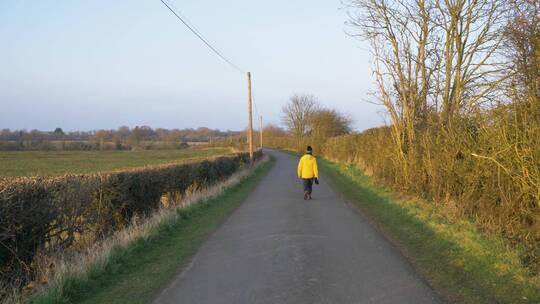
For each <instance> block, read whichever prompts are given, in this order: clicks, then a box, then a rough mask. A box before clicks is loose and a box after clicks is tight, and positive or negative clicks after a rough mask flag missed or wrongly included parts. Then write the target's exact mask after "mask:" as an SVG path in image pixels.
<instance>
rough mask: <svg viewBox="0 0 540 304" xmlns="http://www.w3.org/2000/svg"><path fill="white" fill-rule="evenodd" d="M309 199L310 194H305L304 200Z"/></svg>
mask: <svg viewBox="0 0 540 304" xmlns="http://www.w3.org/2000/svg"><path fill="white" fill-rule="evenodd" d="M308 197H309V193H307V192H305V193H304V200H307V199H308Z"/></svg>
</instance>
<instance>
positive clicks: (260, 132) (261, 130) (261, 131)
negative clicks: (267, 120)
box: [259, 115, 263, 151]
mask: <svg viewBox="0 0 540 304" xmlns="http://www.w3.org/2000/svg"><path fill="white" fill-rule="evenodd" d="M259 124H260V127H259V128H260V130H259V137H260V142H261V151H262V149H263V126H262V115H261V116H259Z"/></svg>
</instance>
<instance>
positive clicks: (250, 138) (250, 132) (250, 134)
mask: <svg viewBox="0 0 540 304" xmlns="http://www.w3.org/2000/svg"><path fill="white" fill-rule="evenodd" d="M247 79H248V117H249V118H248V119H249V120H248V144H249V159H250V160H251V162H253V118H252V113H251V111H252V106H251V103H252V102H251V73H250V72H247Z"/></svg>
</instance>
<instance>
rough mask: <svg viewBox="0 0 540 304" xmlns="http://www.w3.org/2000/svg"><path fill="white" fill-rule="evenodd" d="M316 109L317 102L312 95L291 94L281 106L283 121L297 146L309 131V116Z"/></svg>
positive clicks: (317, 106)
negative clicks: (287, 100)
mask: <svg viewBox="0 0 540 304" xmlns="http://www.w3.org/2000/svg"><path fill="white" fill-rule="evenodd" d="M318 109H319V103H318V102H317V99H316V98H315V97H314V96H313V95H298V94H297V95H293V96H291V98H290V100H289V102H288V103H287V104H286V105H284V106H283V108H282V112H283V123H284V124H285V126H286V127H287V129H288V130H289V132H291V134H292V135H293V136H294V138H295V140H296V143H297V146H298V147H300V144H301V142H302V139H303V138H304V136H305V135H307V134H308V133H309V132H310V119H311V116H312V115H313V113H314V112H315V111H317V110H318Z"/></svg>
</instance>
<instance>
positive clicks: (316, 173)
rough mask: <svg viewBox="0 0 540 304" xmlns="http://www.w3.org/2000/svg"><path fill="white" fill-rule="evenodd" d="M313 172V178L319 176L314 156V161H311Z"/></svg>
mask: <svg viewBox="0 0 540 304" xmlns="http://www.w3.org/2000/svg"><path fill="white" fill-rule="evenodd" d="M313 174H315V178H319V169H318V168H317V159H316V158H315V161H314V162H313Z"/></svg>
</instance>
